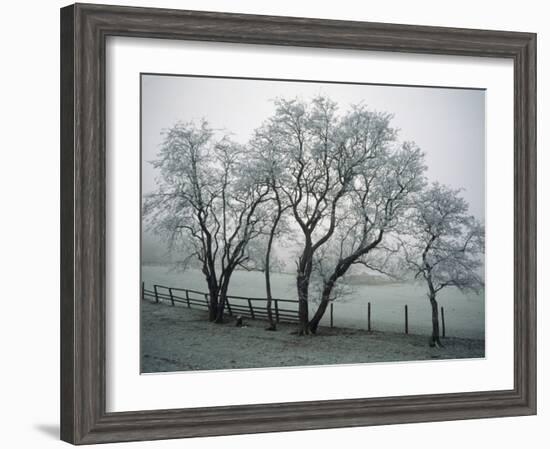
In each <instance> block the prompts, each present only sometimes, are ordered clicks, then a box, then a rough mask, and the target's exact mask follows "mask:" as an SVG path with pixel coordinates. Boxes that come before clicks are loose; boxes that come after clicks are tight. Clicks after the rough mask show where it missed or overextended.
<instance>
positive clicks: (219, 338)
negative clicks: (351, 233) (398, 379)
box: [141, 301, 485, 373]
mask: <svg viewBox="0 0 550 449" xmlns="http://www.w3.org/2000/svg"><path fill="white" fill-rule="evenodd" d="M141 325H142V328H141V363H142V366H141V372H143V373H154V372H166V371H187V370H213V369H236V368H259V367H283V366H305V365H329V364H349V363H367V362H390V361H411V360H433V359H456V358H479V357H484V348H485V344H484V341H483V340H475V339H462V338H446V339H444V345H445V346H444V347H443V348H430V347H429V346H428V338H427V337H426V336H423V335H404V334H397V333H392V332H387V333H384V332H372V333H368V332H366V331H364V330H358V329H346V328H334V329H330V328H321V329H320V331H319V334H318V335H314V336H305V337H299V336H297V335H296V334H295V333H294V331H295V330H296V326H294V325H280V326H279V330H278V331H277V332H268V331H266V330H265V327H266V323H265V322H264V321H259V320H245V326H244V327H236V326H234V324H233V323H232V322H227V323H226V324H223V325H219V324H214V323H210V322H208V320H207V316H206V312H204V311H199V310H193V309H187V308H185V307H172V306H170V305H168V304H162V303H161V304H155V303H151V302H150V301H141Z"/></svg>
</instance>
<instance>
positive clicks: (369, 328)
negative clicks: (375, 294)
mask: <svg viewBox="0 0 550 449" xmlns="http://www.w3.org/2000/svg"><path fill="white" fill-rule="evenodd" d="M367 315H368V327H367V329H368V331H369V332H370V331H371V325H370V301H369V304H368V307H367Z"/></svg>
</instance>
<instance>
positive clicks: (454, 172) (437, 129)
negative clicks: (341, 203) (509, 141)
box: [142, 75, 485, 220]
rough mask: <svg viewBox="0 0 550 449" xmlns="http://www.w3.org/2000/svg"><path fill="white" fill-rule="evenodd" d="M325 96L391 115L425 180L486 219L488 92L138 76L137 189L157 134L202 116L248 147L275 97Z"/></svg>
mask: <svg viewBox="0 0 550 449" xmlns="http://www.w3.org/2000/svg"><path fill="white" fill-rule="evenodd" d="M319 94H321V95H326V96H329V97H330V98H331V99H332V100H334V101H336V102H337V103H338V105H339V110H340V112H345V111H346V110H347V109H348V108H349V105H350V104H355V103H359V102H363V103H364V104H366V105H367V106H369V108H371V109H374V110H377V111H386V112H391V113H392V114H394V119H393V120H392V126H393V127H396V128H398V129H399V130H400V131H399V136H398V138H399V140H400V141H404V140H408V141H415V142H416V143H417V144H418V146H420V148H422V150H423V151H424V152H425V154H426V163H427V165H428V172H427V176H428V178H429V179H430V180H433V181H435V180H437V181H439V182H441V183H444V184H448V185H450V186H452V187H455V188H459V187H460V188H463V189H464V192H463V196H464V198H465V199H466V200H467V201H468V203H469V204H470V212H471V213H472V214H473V215H475V216H476V217H478V218H479V219H481V220H484V217H485V213H484V210H485V91H484V90H473V89H449V88H432V87H430V88H423V87H404V86H380V85H357V84H333V83H318V82H317V83H311V82H291V81H267V80H243V79H222V78H200V77H187V76H164V75H142V160H143V164H142V189H143V193H147V192H150V191H151V190H153V189H154V187H155V181H154V178H155V176H156V173H155V171H154V170H153V168H152V166H151V164H149V163H148V161H151V160H154V159H155V158H156V155H157V153H158V149H159V145H160V143H161V134H160V133H161V131H162V129H165V128H168V127H170V126H172V125H173V124H174V123H176V122H177V121H184V122H185V121H191V120H196V121H198V120H200V119H201V118H205V119H206V120H207V121H208V122H209V123H210V125H211V126H212V127H213V128H215V129H225V130H226V131H227V132H228V133H230V134H231V136H232V138H233V139H234V140H236V141H238V142H241V143H245V142H246V141H247V140H248V139H249V137H250V136H251V135H252V132H253V130H254V129H255V128H257V127H258V126H259V125H260V124H261V123H262V122H263V121H264V120H265V119H266V118H268V117H269V116H271V115H272V114H273V112H274V105H273V102H272V100H273V99H274V98H277V97H284V98H294V97H300V98H302V99H304V100H310V99H311V98H313V97H314V96H316V95H319Z"/></svg>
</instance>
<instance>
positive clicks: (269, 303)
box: [265, 196, 282, 331]
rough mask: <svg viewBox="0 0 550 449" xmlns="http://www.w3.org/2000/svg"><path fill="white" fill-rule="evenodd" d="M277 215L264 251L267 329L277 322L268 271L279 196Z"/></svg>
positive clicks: (278, 213) (274, 328) (279, 212)
mask: <svg viewBox="0 0 550 449" xmlns="http://www.w3.org/2000/svg"><path fill="white" fill-rule="evenodd" d="M277 204H278V209H277V211H278V212H277V216H276V217H275V220H274V221H273V226H272V228H271V231H270V233H269V240H268V242H267V249H266V252H265V292H266V296H267V304H266V307H267V319H268V320H269V327H268V328H267V330H270V331H276V330H277V323H276V321H275V320H274V319H273V310H272V304H273V297H272V294H271V272H270V266H269V265H270V258H271V248H272V246H273V240H274V238H275V232H276V231H277V225H278V224H279V220H280V219H281V214H282V210H281V202H280V200H279V196H277Z"/></svg>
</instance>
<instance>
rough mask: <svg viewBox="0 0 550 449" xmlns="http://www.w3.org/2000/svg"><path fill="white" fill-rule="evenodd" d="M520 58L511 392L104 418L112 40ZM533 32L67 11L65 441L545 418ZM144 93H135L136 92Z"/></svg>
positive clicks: (112, 9) (84, 8)
mask: <svg viewBox="0 0 550 449" xmlns="http://www.w3.org/2000/svg"><path fill="white" fill-rule="evenodd" d="M107 36H131V37H155V38H164V39H188V40H200V41H216V42H235V43H248V44H268V45H287V46H288V45H295V46H305V47H320V48H335V49H355V50H377V51H398V52H415V53H429V54H444V55H446V54H448V55H466V56H480V57H498V58H512V59H513V61H514V74H515V80H514V83H515V85H514V104H515V106H514V108H515V110H514V114H515V115H514V122H515V125H514V126H515V142H514V145H515V147H514V155H515V156H514V157H515V172H514V194H515V196H514V224H515V236H514V257H515V259H514V307H515V320H514V345H515V347H514V380H515V381H514V388H513V389H512V390H509V391H482V392H474V393H456V394H437V395H421V396H406V397H386V398H373V399H351V400H332V401H311V402H298V403H280V404H261V405H243V406H227V407H207V408H199V409H170V410H153V411H135V412H123V413H106V412H105V382H106V380H105V329H104V327H105V213H106V211H105V189H106V186H105V38H106V37H107ZM535 77H536V35H534V34H531V33H516V32H503V31H485V30H469V29H451V28H439V27H423V26H408V25H392V24H382V23H364V22H349V21H332V20H319V19H304V18H289V17H270V16H254V15H241V14H223V13H211V12H196V11H174V10H166V9H148V8H129V7H117V6H101V5H82V4H77V5H73V6H69V7H66V8H63V9H62V10H61V375H62V377H61V437H62V439H63V440H65V441H68V442H71V443H73V444H89V443H104V442H114V441H133V440H148V439H163V438H181V437H195V436H209V435H229V434H238V433H257V432H273V431H285V430H301V429H319V428H327V427H349V426H365V425H380V424H395V423H410V422H424V421H441V420H453V419H472V418H486V417H498V416H517V415H529V414H534V413H536V304H535V302H536V290H535V289H536V79H535ZM136 95H137V94H136Z"/></svg>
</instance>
